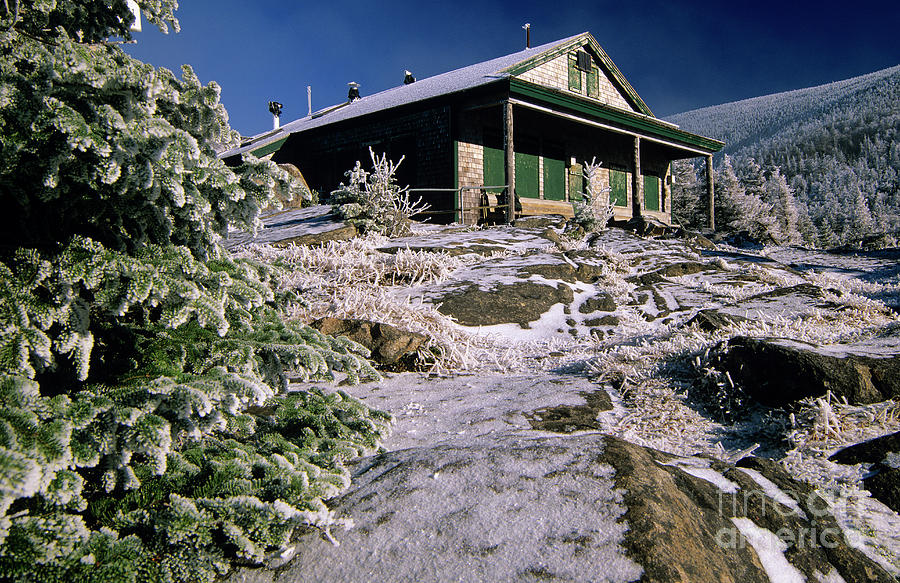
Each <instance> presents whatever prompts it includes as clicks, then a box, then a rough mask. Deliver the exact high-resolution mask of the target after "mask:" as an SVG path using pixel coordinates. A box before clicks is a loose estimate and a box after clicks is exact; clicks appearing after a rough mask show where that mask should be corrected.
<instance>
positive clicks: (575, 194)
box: [569, 164, 584, 200]
mask: <svg viewBox="0 0 900 583" xmlns="http://www.w3.org/2000/svg"><path fill="white" fill-rule="evenodd" d="M582 192H584V168H582V167H581V164H572V165H571V166H569V200H581V193H582Z"/></svg>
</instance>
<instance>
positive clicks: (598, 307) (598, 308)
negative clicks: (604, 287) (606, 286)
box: [578, 293, 617, 314]
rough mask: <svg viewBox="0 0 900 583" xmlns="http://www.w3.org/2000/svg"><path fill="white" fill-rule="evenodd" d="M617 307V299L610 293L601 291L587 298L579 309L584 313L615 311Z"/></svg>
mask: <svg viewBox="0 0 900 583" xmlns="http://www.w3.org/2000/svg"><path fill="white" fill-rule="evenodd" d="M616 308H617V306H616V300H614V299H613V297H612V296H611V295H610V294H607V293H601V294H597V295H595V296H594V297H591V298H588V299H587V300H585V301H584V303H583V304H581V305H580V306H579V307H578V311H579V312H581V313H582V314H590V313H593V312H615V311H616Z"/></svg>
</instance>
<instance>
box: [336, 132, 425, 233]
mask: <svg viewBox="0 0 900 583" xmlns="http://www.w3.org/2000/svg"><path fill="white" fill-rule="evenodd" d="M369 156H370V157H371V158H372V171H371V172H367V171H366V170H364V169H363V167H362V163H361V162H357V163H356V166H355V167H354V168H353V169H352V170H350V171H348V172H347V173H346V176H347V184H343V183H342V184H341V186H340V188H338V189H337V190H335V191H333V192H332V193H331V202H332V204H333V205H334V207H335V211H337V213H338V214H340V215H341V216H342V217H343V218H344V220H346V221H347V222H348V223H350V224H351V225H354V226H356V227H357V228H358V229H359V230H360V231H362V232H363V233H381V234H382V235H387V236H388V237H396V236H399V235H406V234H408V233H409V220H410V217H412V216H413V215H415V214H417V213H421V212H424V211H426V210H428V209H429V208H431V207H430V205H428V204H425V203H423V202H422V200H421V199H418V200H412V199H411V198H410V194H409V187H408V186H404V187H402V188H401V187H400V186H399V185H398V184H397V179H396V178H395V176H394V175H395V174H396V173H397V168H398V167H399V166H400V164H401V163H402V162H403V158H400V161H399V162H397V163H396V164H395V163H394V162H392V161H390V160H388V159H387V154H382V155H381V157H378V156H377V155H375V152H374V151H373V150H372V148H369Z"/></svg>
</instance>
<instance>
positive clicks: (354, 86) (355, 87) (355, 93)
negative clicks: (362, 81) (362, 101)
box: [347, 81, 359, 101]
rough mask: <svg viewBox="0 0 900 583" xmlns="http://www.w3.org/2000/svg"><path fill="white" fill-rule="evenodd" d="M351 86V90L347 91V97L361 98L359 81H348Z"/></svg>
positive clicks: (350, 98)
mask: <svg viewBox="0 0 900 583" xmlns="http://www.w3.org/2000/svg"><path fill="white" fill-rule="evenodd" d="M347 85H349V86H350V90H349V91H347V99H349V100H350V101H356V100H357V99H359V83H357V82H355V81H350V82H349V83H347Z"/></svg>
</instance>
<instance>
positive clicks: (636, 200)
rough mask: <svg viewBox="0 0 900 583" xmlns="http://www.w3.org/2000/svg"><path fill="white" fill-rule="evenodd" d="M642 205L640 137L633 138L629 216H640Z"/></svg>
mask: <svg viewBox="0 0 900 583" xmlns="http://www.w3.org/2000/svg"><path fill="white" fill-rule="evenodd" d="M643 203H644V177H643V176H642V175H641V137H640V136H634V172H633V173H632V175H631V216H632V218H635V219H636V218H638V217H640V216H641V208H642V207H643Z"/></svg>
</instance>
